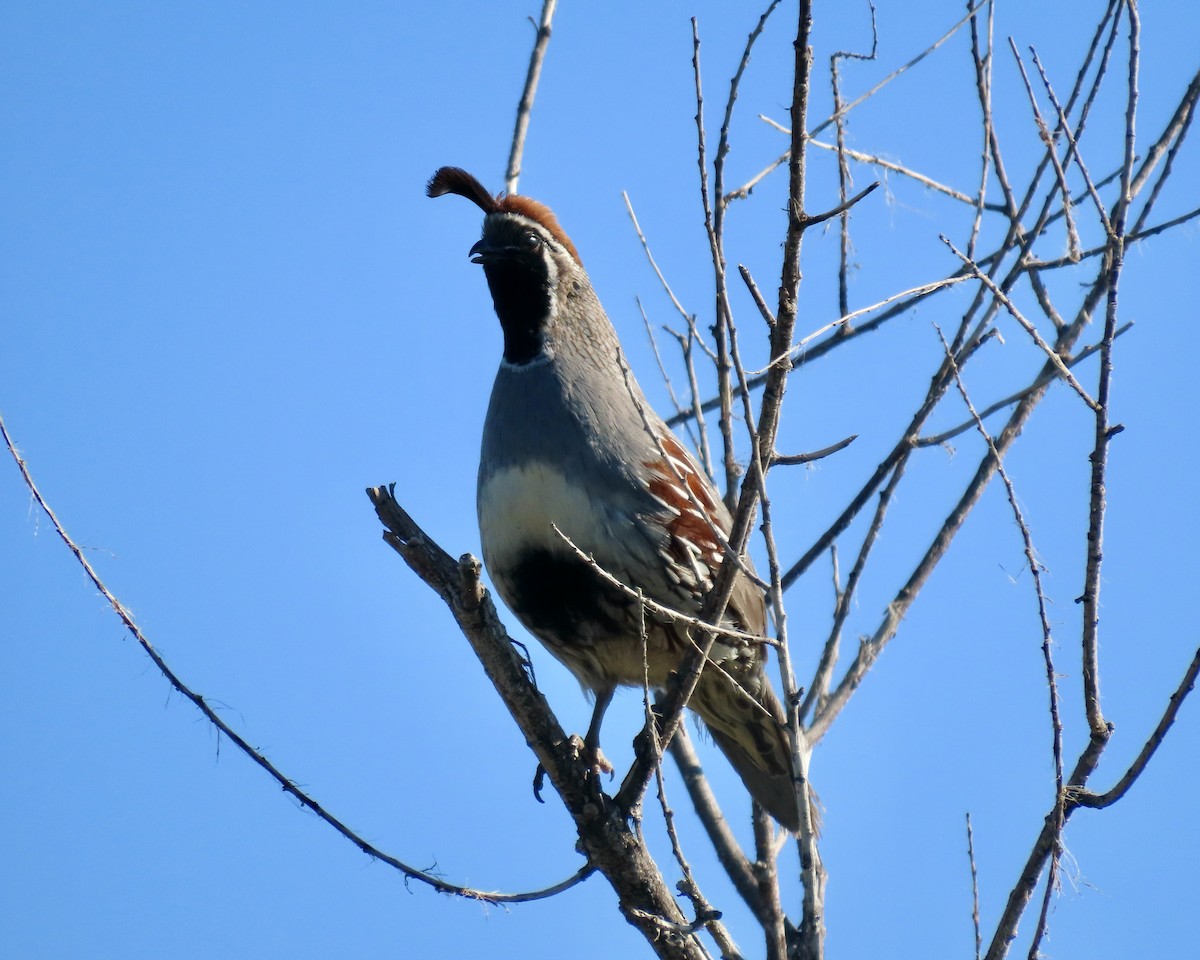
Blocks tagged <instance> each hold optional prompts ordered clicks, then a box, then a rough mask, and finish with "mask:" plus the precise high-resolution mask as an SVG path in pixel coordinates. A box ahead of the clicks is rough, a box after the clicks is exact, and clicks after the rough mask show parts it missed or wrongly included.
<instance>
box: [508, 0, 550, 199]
mask: <svg viewBox="0 0 1200 960" xmlns="http://www.w3.org/2000/svg"><path fill="white" fill-rule="evenodd" d="M557 6H558V0H543V3H542V22H541V23H540V24H538V27H537V40H536V41H535V42H534V44H533V53H531V54H530V56H529V70H528V72H527V73H526V74H525V88H524V89H523V90H522V91H521V102H520V103H519V104H518V105H517V122H516V125H515V129H514V130H513V139H512V147H511V148H510V149H509V153H508V170H507V171H506V172H505V174H504V189H505V190H507V191H508V192H509V193H516V192H517V183H518V181H519V180H520V178H521V159H522V158H523V157H524V155H525V135H526V134H527V133H528V132H529V117H530V114H531V113H532V112H533V98H534V96H535V95H536V94H537V86H538V80H539V79H541V76H542V61H543V60H544V59H545V58H546V47H548V46H549V45H550V24H551V21H552V20H553V19H554V8H555V7H557Z"/></svg>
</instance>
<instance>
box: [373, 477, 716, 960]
mask: <svg viewBox="0 0 1200 960" xmlns="http://www.w3.org/2000/svg"><path fill="white" fill-rule="evenodd" d="M367 495H368V496H369V497H370V499H371V501H372V503H373V504H374V505H375V512H376V514H377V515H378V516H379V519H380V521H381V522H382V523H383V525H384V527H386V530H385V532H384V534H383V537H384V540H385V541H386V542H387V544H388V545H389V546H390V547H392V549H394V550H395V551H396V552H397V553H399V554H400V556H401V557H402V558H403V559H404V561H405V563H407V564H408V566H409V567H410V568H411V569H412V571H413V572H414V573H416V574H417V576H419V577H420V578H421V579H422V580H423V581H425V583H426V585H428V586H429V587H430V588H431V589H432V590H433V591H434V592H435V593H437V594H438V596H440V597H441V598H442V600H443V602H444V603H445V604H446V606H447V607H448V608H449V610H450V613H451V615H452V616H453V617H454V619H455V622H456V623H457V624H458V627H459V629H460V630H461V631H462V634H463V636H464V637H466V639H467V641H468V642H469V643H470V644H471V649H472V650H474V652H475V655H476V656H477V657H478V658H479V662H480V664H481V665H482V666H483V669H484V672H485V673H486V674H487V677H488V680H489V681H490V682H491V684H492V686H493V687H494V688H495V690H496V692H497V694H499V696H500V698H501V700H502V701H503V702H504V705H505V707H506V708H507V709H508V711H509V714H510V715H511V716H512V718H513V720H514V721H515V722H516V724H517V726H518V727H519V728H520V730H521V733H522V734H523V735H524V737H525V741H526V743H528V744H529V746H530V749H531V750H533V752H534V755H535V756H536V757H537V759H538V762H539V763H540V764H541V766H542V769H544V770H545V771H546V774H547V775H548V776H549V778H550V781H551V783H553V784H554V788H555V789H556V790H557V791H558V794H559V796H560V797H562V800H563V803H564V805H565V806H566V808H567V810H568V811H569V812H570V814H571V817H572V819H573V820H574V821H575V827H576V831H577V832H578V835H579V846H580V849H581V850H582V851H583V853H584V855H585V856H586V857H587V858H588V861H589V863H590V864H591V865H592V866H593V867H594V868H595V869H596V870H599V871H600V872H601V873H602V874H604V876H605V877H606V878H607V879H608V881H609V883H610V884H611V885H612V887H613V889H614V890H615V891H616V893H617V896H618V899H619V907H620V910H621V913H622V914H623V915H624V916H625V918H626V919H627V920H628V921H629V922H630V923H631V924H632V925H633V926H635V927H636V928H637V929H638V930H639V932H641V933H642V935H643V936H644V937H645V938H646V940H647V942H648V943H649V944H650V945H651V947H652V948H653V949H654V951H655V953H656V954H657V955H658V956H659V957H660V958H663V960H685V958H686V960H705V951H704V950H703V949H702V948H701V947H700V945H699V944H698V943H696V942H695V941H694V940H693V939H691V938H690V937H663V936H662V932H663V929H664V925H665V927H666V928H670V927H672V926H673V925H676V926H679V927H680V928H682V927H686V926H687V920H686V919H685V918H684V916H683V914H682V912H681V911H680V910H679V906H678V904H677V903H676V901H675V898H674V896H673V895H672V892H671V890H670V889H669V888H668V886H667V884H666V881H665V880H664V879H663V876H662V874H661V872H660V871H659V869H658V866H657V865H656V864H655V863H654V860H653V859H652V858H651V856H650V853H649V851H648V850H647V849H646V846H645V843H644V842H643V841H642V840H641V839H640V838H639V837H638V836H636V835H635V833H634V832H633V830H632V829H631V827H630V825H629V823H628V822H627V820H626V813H625V811H626V810H628V809H629V808H628V806H622V805H620V804H618V803H614V802H613V801H612V799H611V798H609V797H608V796H606V795H605V794H604V793H602V792H601V791H600V789H599V787H598V786H597V784H596V781H595V777H594V775H593V774H592V770H591V761H590V759H588V758H586V757H583V756H581V754H580V751H578V750H577V749H574V748H573V747H572V743H571V738H569V737H568V736H567V735H566V734H565V733H564V732H563V729H562V727H561V726H560V725H559V723H558V720H557V719H556V718H555V716H554V713H553V711H551V709H550V707H549V705H548V704H547V703H546V700H545V697H543V696H542V694H541V692H540V691H539V690H538V689H537V687H536V686H535V685H534V684H533V681H532V679H531V678H530V677H529V675H528V672H527V670H526V663H525V661H524V659H523V658H522V657H521V656H520V655H519V654H518V653H517V651H516V649H515V648H514V645H513V643H512V640H511V638H510V637H509V636H508V633H507V631H506V630H505V629H504V625H503V624H502V623H501V622H500V618H499V615H498V614H497V613H496V607H495V605H494V604H493V603H492V599H491V597H490V596H489V595H488V593H487V591H486V590H484V588H483V585H482V584H481V583H480V581H479V573H480V563H479V561H478V560H476V559H475V558H474V557H472V556H470V555H469V554H467V555H464V556H463V557H462V558H461V559H460V560H457V561H456V560H454V558H452V557H451V556H450V555H449V554H447V553H446V552H445V551H444V550H442V549H441V548H440V547H438V546H437V544H435V543H434V542H433V541H432V540H430V539H429V537H428V536H427V535H426V534H425V532H424V531H423V530H421V528H420V527H418V526H417V524H416V523H415V522H413V519H412V518H411V517H410V516H409V515H408V514H407V513H406V512H405V511H404V509H403V508H402V507H401V506H400V504H399V503H397V502H396V499H395V497H394V495H393V493H392V490H391V488H390V487H373V488H369V489H368V490H367Z"/></svg>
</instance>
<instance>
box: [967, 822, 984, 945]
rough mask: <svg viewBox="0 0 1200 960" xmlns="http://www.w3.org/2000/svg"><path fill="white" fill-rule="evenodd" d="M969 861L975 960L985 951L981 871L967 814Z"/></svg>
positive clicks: (973, 833) (973, 834)
mask: <svg viewBox="0 0 1200 960" xmlns="http://www.w3.org/2000/svg"><path fill="white" fill-rule="evenodd" d="M967 859H968V860H969V861H970V864H971V921H972V923H973V924H974V926H975V960H979V955H980V953H981V952H982V950H983V937H982V935H981V934H980V930H979V871H978V870H977V869H976V867H975V832H974V831H973V830H972V829H971V815H970V814H969V813H968V814H967Z"/></svg>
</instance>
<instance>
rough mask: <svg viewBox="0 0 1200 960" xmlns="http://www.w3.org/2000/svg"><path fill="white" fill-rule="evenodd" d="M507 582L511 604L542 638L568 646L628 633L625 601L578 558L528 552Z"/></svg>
mask: <svg viewBox="0 0 1200 960" xmlns="http://www.w3.org/2000/svg"><path fill="white" fill-rule="evenodd" d="M510 583H511V585H512V588H513V593H514V594H515V596H514V597H513V600H514V603H513V604H512V606H513V607H514V608H515V610H518V611H520V616H521V619H522V620H523V621H524V622H525V625H526V626H527V627H528V628H529V629H530V630H531V631H533V632H534V633H535V634H538V635H540V636H542V637H543V638H546V635H549V637H552V638H553V639H555V640H558V642H560V643H562V644H564V645H568V646H569V645H571V644H572V643H587V642H589V641H594V640H597V639H601V638H603V637H605V636H609V637H612V636H619V635H620V634H622V633H624V632H626V631H627V630H628V629H629V622H628V617H629V612H628V611H629V608H630V607H631V606H632V601H631V600H630V598H629V597H627V596H626V595H625V594H624V593H623V592H621V591H620V590H618V589H617V588H616V587H614V586H613V585H612V584H610V583H608V582H606V581H605V580H604V579H602V578H601V576H600V574H598V573H597V572H596V571H595V570H594V569H593V568H592V567H591V566H589V565H588V564H587V563H585V562H584V561H583V560H580V559H579V558H578V557H575V556H570V555H565V554H562V553H551V552H550V551H549V550H529V551H527V552H526V553H524V554H522V555H521V558H520V559H519V560H518V561H517V563H516V564H515V566H514V568H513V571H512V574H511V577H510Z"/></svg>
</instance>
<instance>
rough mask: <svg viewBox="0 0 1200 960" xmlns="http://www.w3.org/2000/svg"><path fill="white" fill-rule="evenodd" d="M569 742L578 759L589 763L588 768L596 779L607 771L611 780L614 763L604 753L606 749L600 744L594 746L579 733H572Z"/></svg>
mask: <svg viewBox="0 0 1200 960" xmlns="http://www.w3.org/2000/svg"><path fill="white" fill-rule="evenodd" d="M568 743H569V744H570V746H571V752H572V754H573V755H574V757H575V759H576V760H582V761H583V762H584V763H586V764H587V765H588V770H589V771H590V773H591V776H592V777H593V778H595V779H599V778H600V774H602V773H607V774H608V778H609V779H610V780H611V779H612V776H613V765H612V764H611V763H609V762H608V757H606V756H605V755H604V751H602V750H601V749H600V744H596V745H595V746H592V745H591V744H589V743H588V742H587V741H586V740H584V739H583V738H582V737H580V736H579V735H578V734H574V733H573V734H571V737H570V739H569V740H568Z"/></svg>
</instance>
